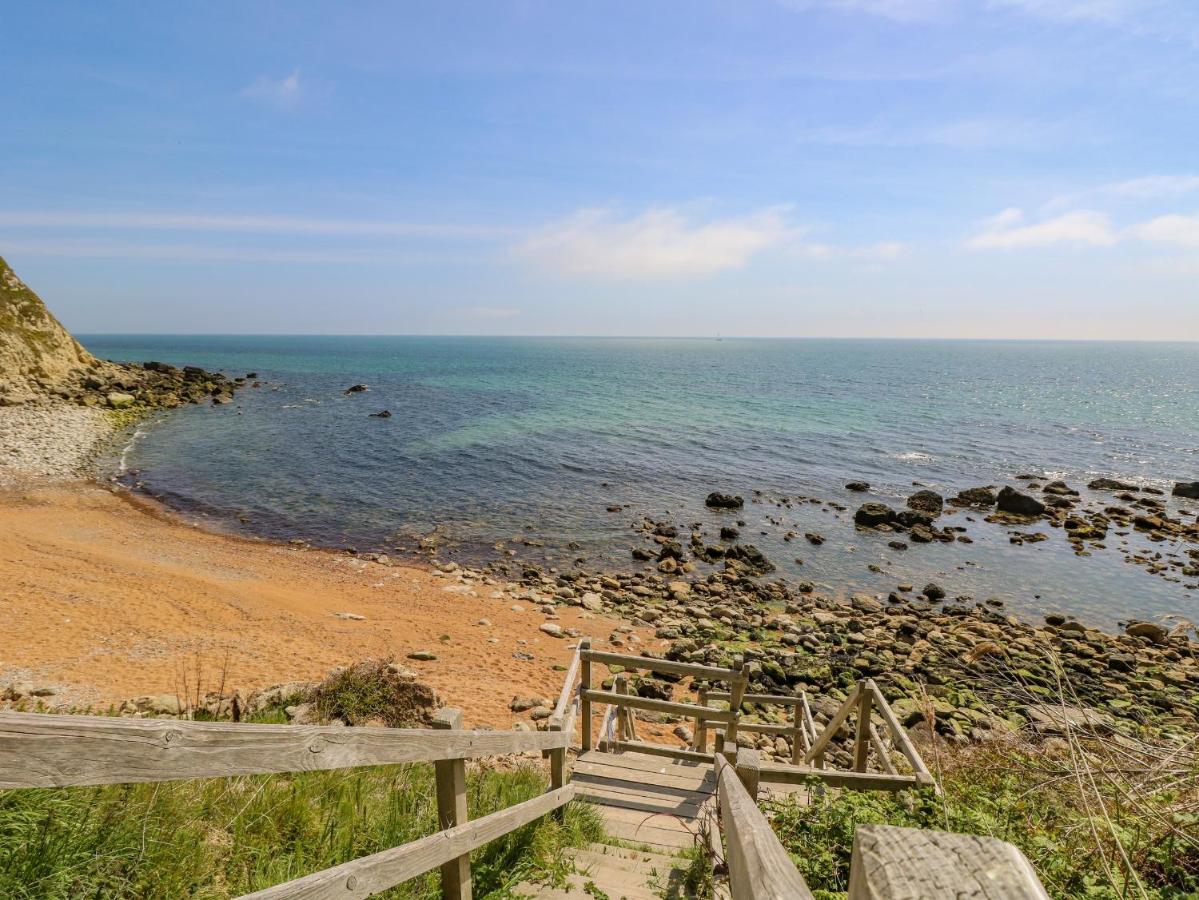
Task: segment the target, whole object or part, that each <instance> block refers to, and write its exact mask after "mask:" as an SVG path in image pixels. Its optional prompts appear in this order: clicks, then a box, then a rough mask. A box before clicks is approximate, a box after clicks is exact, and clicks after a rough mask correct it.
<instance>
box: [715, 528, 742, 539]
mask: <svg viewBox="0 0 1199 900" xmlns="http://www.w3.org/2000/svg"><path fill="white" fill-rule="evenodd" d="M740 536H741V532H740V531H738V530H737V528H736V527H735V526H733V525H722V526H720V539H721V540H722V541H735V540H736V539H737V538H738V537H740Z"/></svg>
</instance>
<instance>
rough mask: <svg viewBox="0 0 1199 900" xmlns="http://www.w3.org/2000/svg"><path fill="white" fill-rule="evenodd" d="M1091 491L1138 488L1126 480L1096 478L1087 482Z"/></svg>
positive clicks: (1133, 489) (1132, 489) (1134, 489)
mask: <svg viewBox="0 0 1199 900" xmlns="http://www.w3.org/2000/svg"><path fill="white" fill-rule="evenodd" d="M1087 487H1088V488H1090V489H1091V490H1093V491H1136V490H1140V488H1138V487H1137V485H1135V484H1129V483H1128V482H1127V481H1117V480H1116V479H1115V478H1096V479H1095V480H1094V481H1091V482H1089V483H1088V484H1087Z"/></svg>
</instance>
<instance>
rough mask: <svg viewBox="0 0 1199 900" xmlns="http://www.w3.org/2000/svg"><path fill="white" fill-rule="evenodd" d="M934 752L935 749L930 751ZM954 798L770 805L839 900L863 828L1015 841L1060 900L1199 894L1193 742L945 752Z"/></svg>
mask: <svg viewBox="0 0 1199 900" xmlns="http://www.w3.org/2000/svg"><path fill="white" fill-rule="evenodd" d="M926 758H928V756H926ZM937 760H938V766H939V769H940V771H939V773H938V777H939V780H940V782H941V785H942V788H943V791H944V796H943V797H941V798H938V797H936V796H934V795H933V794H932V792H931V791H924V792H920V793H906V794H888V793H881V792H873V793H856V792H852V791H829V792H827V793H826V794H824V795H823V796H815V797H813V799H812V802H811V804H810V805H809V806H806V807H804V806H801V805H798V804H796V803H794V802H791V801H779V802H773V803H771V804H770V806H769V809H768V811H769V814H770V816H771V818H772V821H773V824H774V828H775V831H776V833H777V834H778V835H779V837H780V839H781V840H782V841H783V843H784V845H785V846H786V847H787V849H788V851H789V852H790V853H791V856H792V859H793V860H794V861H795V863H796V865H797V866H798V867H799V870H800V872H801V873H802V874H803V876H804V878H805V879H806V880H807V882H808V885H809V887H811V888H812V890H813V892H814V893H816V895H817V896H818V897H822V896H823V897H836V896H841V892H844V891H845V890H846V886H847V884H848V880H849V863H850V852H851V850H852V847H853V835H854V830H855V829H856V828H857V826H858V825H864V824H888V825H901V826H907V827H912V828H930V829H937V830H941V831H955V832H964V833H970V834H980V835H990V836H992V837H997V838H1000V839H1002V840H1005V841H1010V842H1011V843H1013V844H1015V845H1016V846H1017V847H1019V848H1020V850H1021V851H1022V852H1023V853H1024V855H1025V856H1027V857H1028V859H1029V861H1030V862H1031V863H1032V864H1033V867H1034V868H1035V869H1036V871H1037V874H1038V875H1039V876H1040V878H1041V881H1042V883H1043V884H1044V885H1045V888H1046V889H1047V890H1048V892H1049V894H1050V895H1051V896H1054V897H1085V898H1116V897H1121V898H1122V897H1130V898H1131V897H1139V898H1153V900H1157V898H1168V897H1194V896H1199V759H1197V758H1196V757H1195V755H1194V754H1193V753H1188V752H1187V748H1179V747H1171V748H1168V747H1166V746H1164V745H1151V744H1141V745H1137V744H1136V743H1135V742H1131V741H1124V742H1120V743H1115V742H1111V741H1110V740H1109V739H1107V738H1099V737H1096V736H1084V735H1075V736H1074V737H1073V738H1070V739H1069V740H1066V741H1061V742H1059V743H1058V744H1052V743H1049V744H1032V743H1012V744H1009V743H1003V744H982V745H972V746H967V747H962V748H956V749H949V748H946V747H943V748H941V749H940V750H939V751H938V753H937Z"/></svg>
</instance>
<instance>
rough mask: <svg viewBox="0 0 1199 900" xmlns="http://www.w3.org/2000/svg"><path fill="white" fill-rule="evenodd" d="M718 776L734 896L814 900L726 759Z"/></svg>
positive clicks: (719, 759) (720, 763)
mask: <svg viewBox="0 0 1199 900" xmlns="http://www.w3.org/2000/svg"><path fill="white" fill-rule="evenodd" d="M716 773H717V779H718V781H719V785H720V787H719V795H720V816H721V820H722V822H723V823H724V833H725V853H726V856H727V859H728V865H729V881H730V883H731V884H732V889H733V891H732V893H733V896H734V897H752V898H754V900H812V892H811V891H809V890H808V886H807V884H806V883H804V880H803V876H801V875H800V874H799V871H798V870H797V869H796V868H795V865H794V864H793V863H792V862H791V858H790V857H789V856H787V851H786V850H785V849H784V848H783V845H782V844H780V843H779V840H778V838H777V837H775V834H774V831H773V830H771V828H770V823H769V822H767V821H766V817H765V816H763V815H762V812H761V810H759V809H758V805H757V803H755V802H754V801H753V799H752V798H751V797H750V796H749V794H748V793H746V791H745V787H744V785H742V784H741V781H740V780H739V779H738V778H737V775H736V772H735V770H734V768H733V766H732V765H731V764H729V762H728V761H727V760H726V759H725V758H724V757H723V756H717V757H716Z"/></svg>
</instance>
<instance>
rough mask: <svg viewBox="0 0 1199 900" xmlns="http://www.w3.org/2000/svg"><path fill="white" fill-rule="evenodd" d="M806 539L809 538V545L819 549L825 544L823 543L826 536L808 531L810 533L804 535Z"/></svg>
mask: <svg viewBox="0 0 1199 900" xmlns="http://www.w3.org/2000/svg"><path fill="white" fill-rule="evenodd" d="M804 537H805V538H807V541H808V543H809V544H811V545H812V546H814V547H819V546H820V545H821V544H823V543H824V535H823V534H817V533H816V532H814V531H808V532H806V533H805V534H804Z"/></svg>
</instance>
